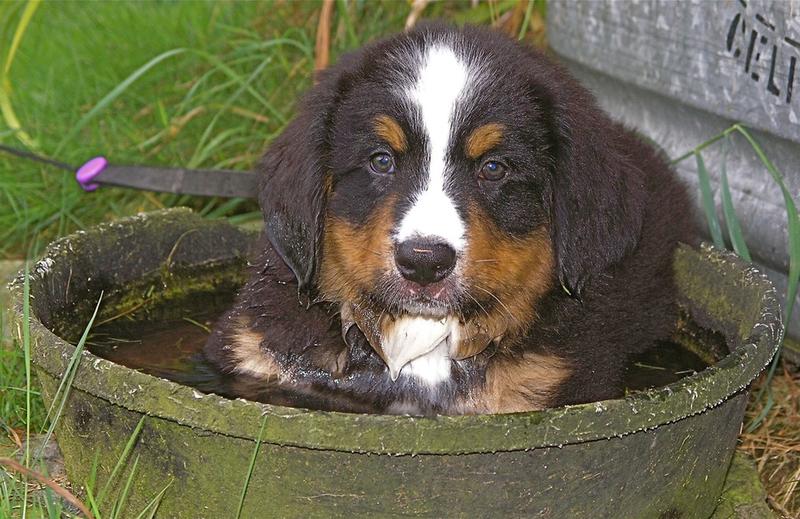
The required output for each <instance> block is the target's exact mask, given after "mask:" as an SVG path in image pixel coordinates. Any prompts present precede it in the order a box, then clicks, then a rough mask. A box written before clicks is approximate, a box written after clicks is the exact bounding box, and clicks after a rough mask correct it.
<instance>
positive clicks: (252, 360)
mask: <svg viewBox="0 0 800 519" xmlns="http://www.w3.org/2000/svg"><path fill="white" fill-rule="evenodd" d="M231 338H232V340H233V348H232V349H233V356H234V357H235V358H236V360H237V361H238V362H237V365H236V371H237V372H239V373H247V374H250V375H254V376H257V377H265V378H279V377H280V375H281V374H282V370H281V368H280V365H278V363H277V361H276V360H275V358H274V357H273V356H272V355H270V354H269V353H267V352H265V351H263V350H262V349H261V341H262V340H263V337H262V336H261V335H259V334H257V333H255V332H253V331H251V330H242V331H240V332H237V333H236V334H234V335H233V336H232V337H231Z"/></svg>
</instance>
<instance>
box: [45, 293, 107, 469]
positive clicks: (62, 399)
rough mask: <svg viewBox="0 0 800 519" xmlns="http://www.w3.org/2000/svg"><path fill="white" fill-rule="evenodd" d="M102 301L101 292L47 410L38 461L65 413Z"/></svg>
mask: <svg viewBox="0 0 800 519" xmlns="http://www.w3.org/2000/svg"><path fill="white" fill-rule="evenodd" d="M102 301H103V293H102V292H101V293H100V297H99V298H98V300H97V305H96V306H95V307H94V313H92V317H91V319H89V324H87V325H86V328H84V330H83V335H81V338H80V340H79V341H78V344H76V345H75V351H73V352H72V358H70V359H69V364H68V365H67V369H66V370H65V371H64V374H63V375H62V377H61V383H60V384H59V385H58V389H57V390H56V394H55V395H53V402H52V403H51V404H50V409H48V410H47V416H46V417H45V423H47V422H48V421H49V422H50V425H49V426H48V427H47V432H46V433H45V436H44V441H42V445H41V446H40V447H39V450H38V452H37V453H36V458H37V459H40V458H41V457H42V452H43V451H44V448H45V446H46V445H47V442H49V441H50V437H51V436H53V431H54V430H55V427H56V424H57V423H58V419H59V418H60V417H61V413H62V412H63V411H64V405H65V404H66V402H67V398H69V394H70V391H71V390H72V380H73V379H74V378H75V373H76V372H77V371H78V365H79V364H80V359H81V354H82V353H83V348H84V346H85V345H86V339H87V338H88V337H89V331H90V330H91V329H92V325H93V324H94V320H95V318H96V317H97V312H98V311H99V310H100V303H101V302H102ZM56 407H57V408H58V409H57V410H56V412H55V414H53V409H55V408H56Z"/></svg>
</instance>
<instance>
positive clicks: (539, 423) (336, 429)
mask: <svg viewBox="0 0 800 519" xmlns="http://www.w3.org/2000/svg"><path fill="white" fill-rule="evenodd" d="M170 211H173V212H174V211H175V210H170ZM184 212H185V211H184ZM163 213H164V211H156V212H153V213H146V214H145V215H144V218H145V219H146V218H153V217H159V215H161V214H163ZM189 217H190V218H191V219H192V222H193V223H194V224H196V225H197V226H198V227H199V228H200V229H201V230H202V228H203V222H204V220H201V219H200V218H199V217H196V216H195V215H194V214H191V215H189ZM142 218H143V216H142V215H137V216H136V217H130V218H124V219H121V220H118V221H116V222H114V226H115V227H114V228H113V229H116V230H118V229H120V228H121V227H122V228H124V227H127V226H131V225H138V224H140V223H141V222H142ZM195 220H197V221H196V222H195ZM226 225H228V226H229V227H231V229H236V228H235V227H234V226H233V225H231V224H226ZM108 228H109V227H108V224H101V225H100V226H97V227H95V228H92V229H90V230H88V231H84V232H82V234H81V239H82V240H85V239H86V238H87V234H91V233H93V232H95V233H97V232H107V231H106V229H108ZM236 230H237V232H242V231H241V230H238V229H236ZM74 236H76V235H70V236H67V237H65V238H62V239H60V240H57V241H56V242H54V243H53V244H51V245H50V246H49V247H48V249H47V251H49V250H51V248H52V247H53V246H55V245H56V244H59V245H63V243H62V242H64V243H69V242H70V240H71V239H72V238H73V237H74ZM47 251H46V252H45V254H44V256H43V259H42V260H40V262H39V263H41V262H42V261H47V260H48V259H49V258H48V253H47ZM676 254H678V255H681V254H683V255H685V254H696V255H700V256H701V257H703V258H705V259H706V260H712V261H722V262H725V263H728V264H732V266H733V267H734V268H736V269H737V271H738V273H740V276H741V277H742V278H746V279H748V280H750V283H751V284H757V285H759V288H762V289H763V295H762V300H761V303H760V314H759V318H758V319H757V320H756V322H755V323H753V326H752V327H751V329H750V330H749V334H748V336H747V337H743V340H742V341H741V343H740V344H739V345H738V346H737V347H736V348H735V349H734V350H733V351H731V352H730V354H729V355H727V356H725V357H724V358H722V359H721V360H720V361H719V362H717V363H715V364H714V365H712V366H710V367H709V368H707V369H705V370H703V371H701V372H699V373H695V374H693V375H690V376H687V377H684V378H682V379H680V380H678V381H676V382H674V383H672V384H669V385H667V386H664V387H659V388H654V389H648V390H644V391H637V392H635V393H632V394H630V395H627V396H625V397H623V398H619V399H612V400H604V401H598V402H592V403H587V404H579V405H571V406H565V407H559V408H553V409H545V410H541V411H530V412H523V413H511V414H494V415H459V416H432V417H420V416H408V415H377V414H354V413H343V412H335V411H316V410H308V409H300V408H291V407H284V406H278V405H271V404H264V403H259V402H253V401H247V400H244V399H241V398H239V399H235V400H231V399H227V398H224V397H221V396H218V395H216V394H205V393H201V392H199V391H198V390H196V389H194V388H192V387H189V386H183V385H180V384H177V383H175V382H171V381H169V380H166V379H162V378H158V377H156V376H152V375H148V374H145V373H141V372H138V371H136V370H133V369H130V368H127V367H125V366H122V365H118V364H115V363H113V362H110V361H108V360H105V359H103V358H100V357H97V356H95V355H94V354H92V353H91V352H89V351H87V350H84V351H83V352H82V353H81V359H80V363H79V365H78V369H77V373H76V376H75V378H74V380H73V384H72V387H73V388H74V389H78V390H80V391H83V392H85V393H88V394H91V395H93V396H95V397H97V398H100V399H102V400H104V401H106V402H108V403H111V404H114V405H118V406H121V407H123V408H126V409H128V410H130V411H133V412H136V413H140V414H143V415H148V416H152V417H156V418H159V419H163V420H168V421H171V422H175V423H177V424H180V425H183V426H188V427H191V428H198V429H204V430H207V431H210V432H213V433H216V434H221V435H225V436H231V437H235V438H241V439H248V440H257V439H258V440H260V441H261V442H263V443H269V444H275V445H287V446H294V447H301V448H308V449H321V450H331V451H341V452H355V453H374V454H392V455H414V454H471V453H489V452H498V451H518V450H530V449H535V448H544V447H561V446H563V445H568V444H575V443H583V442H588V441H594V440H600V439H606V438H611V437H615V436H616V437H621V436H625V435H629V434H633V433H635V432H638V431H645V430H649V429H654V428H656V427H660V426H662V425H666V424H669V423H673V422H675V421H678V420H682V419H685V418H688V417H691V416H693V415H696V414H698V413H702V412H704V411H705V410H707V409H711V408H714V407H716V406H718V405H720V404H722V403H723V402H725V401H726V400H727V399H729V398H730V397H732V396H733V395H735V394H736V393H738V392H739V391H740V390H742V389H743V388H745V387H746V386H748V385H749V384H750V383H751V382H752V381H753V379H755V377H756V376H757V375H758V374H759V373H760V372H761V371H762V370H763V369H764V367H765V366H766V365H767V364H768V363H769V361H770V360H771V359H772V357H773V355H774V354H775V353H776V352H777V350H778V345H779V339H780V337H781V336H782V333H783V325H782V322H781V313H780V305H779V303H778V299H777V296H776V293H775V289H774V287H773V286H772V284H771V283H770V281H769V280H768V279H767V278H766V276H765V275H764V274H763V273H761V272H760V271H759V270H758V269H756V268H755V267H754V266H752V265H750V264H746V263H745V262H744V261H743V260H741V259H739V258H738V257H737V256H735V255H734V254H732V253H730V252H727V251H720V250H717V249H714V248H713V247H710V246H707V245H704V246H703V247H702V248H701V249H700V251H697V250H695V249H692V248H691V247H689V246H686V245H681V246H680V247H679V249H678V251H677V253H676ZM37 265H38V263H37ZM35 271H36V267H35V266H34V268H32V269H31V272H35ZM29 276H30V277H29V279H30V283H35V282H37V280H39V278H37V277H36V275H35V274H32V275H29ZM23 281H24V271H23V272H21V273H20V274H19V275H18V277H17V279H16V280H15V281H14V282H12V284H11V291H12V298H13V299H12V301H13V313H12V320H13V322H15V323H16V324H17V325H18V326H15V333H16V334H17V335H18V339H20V340H21V337H20V336H21V333H22V332H21V328H22V324H23V322H24V317H23ZM31 310H32V309H31ZM30 337H31V354H32V360H33V362H34V364H35V366H37V367H38V368H39V369H43V370H44V371H45V372H47V373H48V374H50V375H51V376H54V377H56V378H60V377H61V376H62V374H63V373H64V372H65V370H66V368H67V366H68V365H69V362H70V359H71V357H72V356H73V353H74V351H75V347H74V346H73V345H71V344H69V343H68V342H67V341H65V340H64V339H62V338H60V337H58V336H57V335H55V334H54V333H53V332H52V331H50V330H49V329H48V328H46V327H45V326H44V324H43V323H42V322H41V321H40V320H39V319H38V318H36V316H35V315H34V314H33V311H31V315H30ZM262 423H263V425H264V427H263V428H262Z"/></svg>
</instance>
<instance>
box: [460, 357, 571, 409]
mask: <svg viewBox="0 0 800 519" xmlns="http://www.w3.org/2000/svg"><path fill="white" fill-rule="evenodd" d="M571 372H572V369H571V368H570V366H569V364H568V363H567V361H566V360H564V359H562V358H560V357H556V356H555V355H549V354H539V353H526V354H524V355H523V356H522V357H521V358H508V359H503V360H498V361H497V362H495V363H494V364H492V365H490V366H489V368H488V369H487V371H486V385H485V386H484V388H483V391H482V393H481V394H479V395H478V397H477V398H476V399H475V401H474V403H473V405H474V406H475V412H484V413H519V412H524V411H537V410H540V409H545V408H547V407H549V406H550V401H551V399H552V398H553V396H555V393H556V392H557V391H558V388H559V387H560V386H561V385H562V384H563V383H564V381H565V380H566V379H567V377H569V375H570V373H571Z"/></svg>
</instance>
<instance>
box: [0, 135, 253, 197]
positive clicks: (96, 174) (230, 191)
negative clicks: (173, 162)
mask: <svg viewBox="0 0 800 519" xmlns="http://www.w3.org/2000/svg"><path fill="white" fill-rule="evenodd" d="M0 151H4V152H6V153H8V154H11V155H14V156H16V157H20V158H23V159H27V160H31V161H35V162H40V163H42V164H47V165H49V166H53V167H56V168H59V169H63V170H66V171H70V172H74V174H75V180H76V181H77V182H78V184H79V185H80V186H81V188H82V189H83V190H84V191H95V190H96V189H97V188H99V187H100V186H101V185H109V186H116V187H127V188H133V189H140V190H144V191H155V192H159V193H174V194H179V195H194V196H219V197H225V198H256V196H257V193H258V181H257V176H256V175H255V174H253V173H248V172H245V171H234V170H225V169H187V168H162V167H154V166H121V165H112V164H109V163H108V160H107V159H106V158H105V157H102V156H100V157H94V158H92V159H90V160H88V161H87V162H85V163H84V164H83V165H81V166H79V167H77V168H76V167H74V166H71V165H69V164H66V163H64V162H60V161H58V160H53V159H51V158H49V157H45V156H43V155H38V154H36V153H32V152H29V151H27V150H21V149H18V148H14V147H11V146H5V145H3V144H0Z"/></svg>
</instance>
